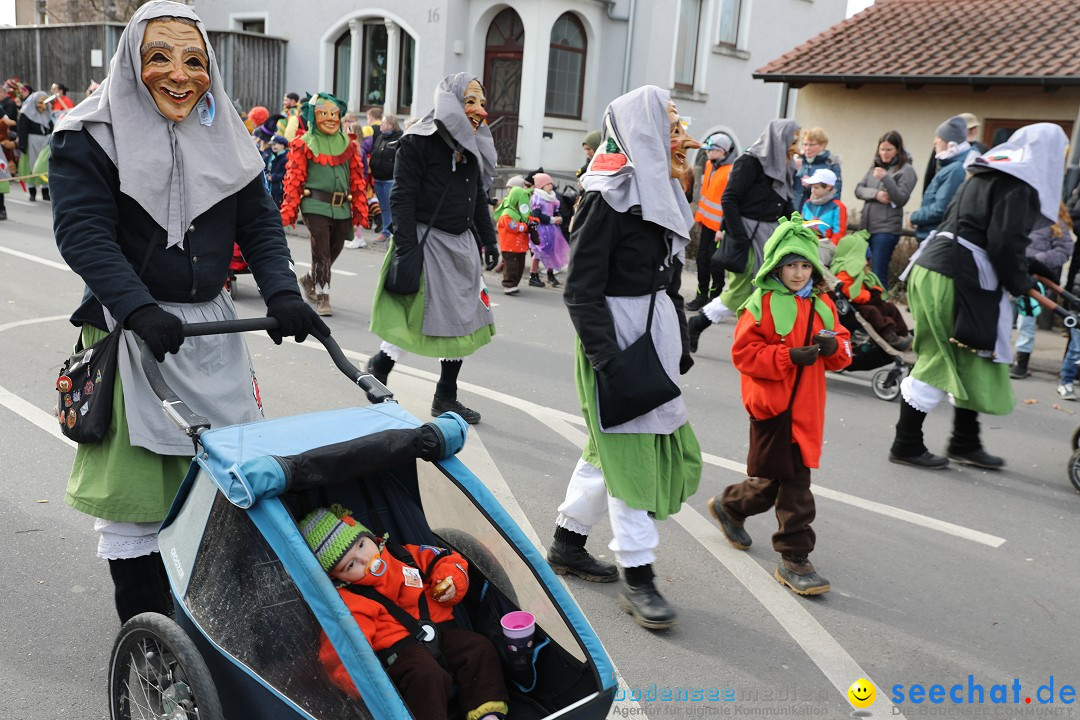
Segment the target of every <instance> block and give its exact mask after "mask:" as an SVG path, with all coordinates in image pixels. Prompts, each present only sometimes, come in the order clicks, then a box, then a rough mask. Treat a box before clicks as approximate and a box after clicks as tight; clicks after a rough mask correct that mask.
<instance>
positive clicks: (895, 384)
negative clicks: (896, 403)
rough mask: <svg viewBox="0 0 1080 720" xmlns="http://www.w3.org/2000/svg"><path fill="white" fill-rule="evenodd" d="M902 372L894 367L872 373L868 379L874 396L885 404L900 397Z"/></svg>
mask: <svg viewBox="0 0 1080 720" xmlns="http://www.w3.org/2000/svg"><path fill="white" fill-rule="evenodd" d="M902 374H903V373H902V371H900V370H897V369H896V368H895V367H888V368H882V369H880V370H878V371H877V372H876V373H874V377H873V378H871V379H870V386H871V387H872V388H873V389H874V394H875V395H877V396H878V397H879V398H881V399H882V400H884V401H885V402H890V401H892V400H895V399H896V398H897V397H899V396H900V376H901V375H902Z"/></svg>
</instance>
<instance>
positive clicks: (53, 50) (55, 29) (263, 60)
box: [0, 23, 288, 110]
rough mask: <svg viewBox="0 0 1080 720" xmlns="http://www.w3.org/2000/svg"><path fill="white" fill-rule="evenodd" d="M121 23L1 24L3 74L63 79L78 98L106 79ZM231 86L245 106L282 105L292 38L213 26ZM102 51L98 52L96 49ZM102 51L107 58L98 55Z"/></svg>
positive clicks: (44, 85)
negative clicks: (288, 44) (287, 52)
mask: <svg viewBox="0 0 1080 720" xmlns="http://www.w3.org/2000/svg"><path fill="white" fill-rule="evenodd" d="M123 30H124V25H122V24H120V23H106V24H102V23H75V24H70V25H21V26H17V27H11V28H0V80H3V79H5V78H9V77H17V78H19V79H20V80H22V81H23V82H24V83H28V84H29V85H31V86H33V87H34V89H36V90H46V91H47V90H48V89H49V86H50V85H51V84H52V83H54V82H58V83H61V84H63V85H65V86H66V87H67V88H68V95H70V96H71V98H72V99H73V100H75V101H76V102H78V101H80V100H82V98H83V97H84V91H85V90H86V87H87V86H88V85H89V84H90V81H91V80H96V81H98V82H100V81H101V79H102V78H103V77H105V74H106V72H107V68H108V64H109V62H110V60H111V59H112V56H113V53H114V52H116V45H117V42H118V41H119V39H120V33H121V32H123ZM207 34H208V35H209V36H210V44H211V45H212V46H213V48H214V51H215V53H216V55H217V58H218V65H219V67H220V68H221V75H222V79H223V80H224V82H225V92H226V93H228V95H229V97H231V98H233V99H235V100H237V101H238V102H239V103H240V106H241V107H242V108H244V109H245V110H246V109H248V108H250V107H251V106H252V105H265V106H266V107H268V108H277V107H280V106H281V97H282V95H284V93H285V44H286V42H288V41H286V40H283V39H281V38H276V37H270V36H268V35H261V34H258V33H247V32H239V31H208V32H207ZM95 51H96V52H95ZM99 53H100V59H101V64H100V65H94V64H93V63H92V60H96V59H98V58H97V57H95V56H96V55H98V54H99Z"/></svg>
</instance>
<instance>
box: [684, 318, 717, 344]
mask: <svg viewBox="0 0 1080 720" xmlns="http://www.w3.org/2000/svg"><path fill="white" fill-rule="evenodd" d="M710 325H712V320H710V319H709V318H707V317H705V316H704V315H701V314H698V315H694V316H693V317H692V318H690V319H689V320H687V321H686V329H687V331H688V332H689V333H690V352H692V353H696V352H697V348H698V341H699V340H701V333H703V332H705V331H706V330H707V329H708V328H709V326H710Z"/></svg>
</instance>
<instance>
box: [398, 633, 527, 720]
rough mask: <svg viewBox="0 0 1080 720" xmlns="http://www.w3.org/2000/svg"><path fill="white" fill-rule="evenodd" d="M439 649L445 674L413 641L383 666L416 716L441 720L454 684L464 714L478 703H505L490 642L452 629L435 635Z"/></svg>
mask: <svg viewBox="0 0 1080 720" xmlns="http://www.w3.org/2000/svg"><path fill="white" fill-rule="evenodd" d="M439 649H440V650H442V654H443V656H444V657H445V658H446V664H447V665H448V666H449V667H450V672H449V673H448V672H446V670H443V669H442V666H441V665H439V662H438V661H437V660H436V659H435V656H434V655H432V654H431V652H429V651H428V649H427V648H425V647H424V646H423V645H420V644H419V643H417V644H415V645H407V646H405V648H404V649H403V650H401V651H399V652H398V654H397V660H395V661H394V663H393V664H392V665H391V666H390V667H389V668H387V670H386V674H387V675H389V676H390V680H391V681H393V683H394V685H395V686H396V687H397V689H398V690H399V691H400V692H401V697H402V698H404V699H405V704H406V705H408V706H409V712H411V713H412V716H413V717H414V718H416V720H446V717H447V709H446V705H447V703H448V702H449V699H450V689H451V687H452V685H453V684H454V683H455V682H456V683H457V685H458V701H459V704H460V705H461V709H462V711H463V712H465V713H468V712H469V711H470V710H475V709H476V708H478V707H480V706H481V705H483V704H484V703H488V702H507V701H508V699H509V697H510V695H509V693H507V691H506V682H505V681H504V680H503V673H502V665H500V664H499V654H498V652H497V651H496V650H495V646H494V645H492V644H491V641H490V640H488V639H487V638H486V637H484V636H483V635H480V634H479V633H474V632H472V631H470V630H465V629H464V628H457V627H452V628H449V629H446V630H443V631H442V632H441V633H440V634H439Z"/></svg>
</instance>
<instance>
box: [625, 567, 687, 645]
mask: <svg viewBox="0 0 1080 720" xmlns="http://www.w3.org/2000/svg"><path fill="white" fill-rule="evenodd" d="M623 577H624V579H625V582H626V584H625V585H624V586H623V589H622V590H620V591H619V608H620V609H621V610H622V611H623V612H626V613H630V614H631V615H633V616H634V622H636V623H637V624H638V625H640V626H641V627H643V628H646V629H648V630H667V629H668V628H670V627H672V626H673V625H674V624H675V609H674V608H672V607H671V606H670V605H668V602H667V600H665V599H664V596H663V595H661V594H660V591H658V590H657V589H656V584H655V583H654V582H653V577H654V576H653V569H652V565H641V566H639V567H632V568H623Z"/></svg>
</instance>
